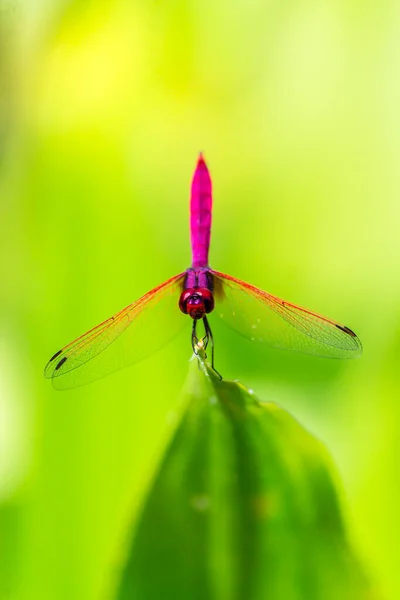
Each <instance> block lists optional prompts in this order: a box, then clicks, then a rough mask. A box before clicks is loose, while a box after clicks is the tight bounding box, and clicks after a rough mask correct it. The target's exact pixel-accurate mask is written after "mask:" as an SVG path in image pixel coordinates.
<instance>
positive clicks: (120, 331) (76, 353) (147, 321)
mask: <svg viewBox="0 0 400 600" xmlns="http://www.w3.org/2000/svg"><path fill="white" fill-rule="evenodd" d="M184 277H185V273H181V274H179V275H176V276H175V277H172V278H171V279H168V281H165V282H164V283H162V284H161V285H159V286H158V287H156V288H154V289H153V290H151V291H150V292H148V293H147V294H145V295H144V296H142V297H141V298H140V299H139V300H137V301H136V302H134V303H133V304H130V305H129V306H127V307H126V308H124V309H122V310H121V311H120V312H118V313H117V314H116V315H114V316H113V317H110V318H109V319H107V320H106V321H104V322H103V323H101V324H100V325H97V327H94V328H93V329H91V330H90V331H88V332H87V333H85V334H84V335H82V336H80V337H79V338H77V339H76V340H74V341H73V342H71V343H70V344H68V346H65V347H64V348H62V349H61V350H59V351H58V352H56V354H54V356H52V358H51V359H50V360H49V362H48V363H47V365H46V367H45V370H44V375H45V377H46V378H48V379H52V380H53V385H54V387H55V388H57V389H69V388H73V387H77V386H80V385H84V384H86V383H90V382H91V381H95V380H96V379H100V378H101V377H104V376H105V375H108V374H110V373H112V372H114V371H117V370H119V369H121V368H123V367H125V366H128V365H131V364H133V363H134V362H136V361H138V360H140V359H142V358H145V357H146V356H149V355H150V354H152V353H153V352H155V351H156V350H159V349H160V348H162V347H163V346H164V345H165V344H167V343H168V342H169V341H170V340H171V339H172V338H173V337H174V336H175V335H177V334H178V333H179V332H180V331H181V330H182V329H183V327H185V325H188V321H189V320H188V318H187V316H185V315H184V314H183V313H181V311H180V310H179V308H178V300H179V294H180V292H181V290H182V287H183V281H184Z"/></svg>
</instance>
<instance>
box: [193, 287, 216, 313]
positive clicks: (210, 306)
mask: <svg viewBox="0 0 400 600" xmlns="http://www.w3.org/2000/svg"><path fill="white" fill-rule="evenodd" d="M196 293H197V294H199V295H200V296H201V297H202V298H203V301H204V308H205V311H206V313H207V314H208V313H210V312H212V311H213V310H214V296H213V294H212V292H210V290H209V289H207V288H199V289H198V290H196Z"/></svg>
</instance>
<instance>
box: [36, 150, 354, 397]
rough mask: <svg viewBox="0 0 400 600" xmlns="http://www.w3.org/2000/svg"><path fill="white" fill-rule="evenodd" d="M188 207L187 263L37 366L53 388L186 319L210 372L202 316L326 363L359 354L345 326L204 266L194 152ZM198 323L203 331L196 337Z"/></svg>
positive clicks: (126, 358)
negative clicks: (189, 252) (189, 262)
mask: <svg viewBox="0 0 400 600" xmlns="http://www.w3.org/2000/svg"><path fill="white" fill-rule="evenodd" d="M190 210H191V217H190V228H191V245H192V266H191V267H189V268H188V269H186V271H184V272H183V273H179V275H175V276H174V277H171V279H168V280H167V281H165V282H164V283H162V284H161V285H159V286H157V287H156V288H154V289H153V290H151V291H150V292H147V294H145V295H144V296H142V297H141V298H140V299H139V300H137V301H136V302H134V303H133V304H130V305H129V306H127V307H126V308H124V309H123V310H121V311H120V312H118V313H117V314H116V315H114V316H113V317H111V318H109V319H107V320H106V321H104V322H103V323H101V324H100V325H97V327H94V328H93V329H91V330H90V331H88V332H87V333H85V334H83V335H82V336H81V337H79V338H77V339H76V340H75V341H73V342H71V343H70V344H68V345H67V346H65V347H64V348H62V349H61V350H59V351H58V352H56V354H54V356H52V357H51V359H50V360H49V362H48V363H47V365H46V367H45V377H47V378H49V379H52V380H53V385H54V387H56V388H57V389H67V388H71V387H76V386H79V385H83V384H85V383H89V382H91V381H94V380H95V379H99V378H101V377H103V376H105V375H107V374H109V373H111V372H113V371H116V370H118V369H120V368H122V367H125V366H127V365H130V364H132V363H134V362H136V361H138V360H140V359H142V358H144V357H145V356H148V355H149V354H151V353H152V352H154V351H155V350H157V349H159V348H161V347H162V346H164V345H165V344H166V343H167V342H168V341H170V340H171V339H172V338H173V337H174V336H175V335H176V334H177V333H178V332H179V331H180V330H181V329H183V327H184V326H185V325H186V324H187V323H188V319H187V315H189V317H191V319H192V338H191V339H192V348H193V350H194V352H195V353H196V354H198V352H199V350H200V349H202V350H205V349H206V348H207V346H208V344H210V346H211V358H212V360H211V362H212V366H213V368H214V342H213V336H212V332H211V328H210V324H209V321H208V316H207V315H209V314H210V313H214V314H215V315H216V316H217V317H219V318H220V319H221V320H222V321H223V322H224V323H226V324H227V325H228V326H230V327H231V328H233V329H234V330H236V331H237V332H238V333H240V334H241V335H243V336H244V337H246V338H249V339H250V340H252V341H254V342H264V343H266V344H268V345H270V346H274V347H277V348H283V349H290V350H294V351H298V352H305V353H307V354H315V355H318V356H326V357H331V358H353V357H356V356H358V355H360V354H361V352H362V346H361V342H360V340H359V339H358V337H357V336H356V334H355V333H354V332H353V331H352V330H351V329H349V328H348V327H346V326H345V325H341V324H340V323H337V322H336V321H332V320H331V319H328V318H326V317H323V316H321V315H318V314H317V313H314V312H312V311H310V310H307V309H305V308H301V307H300V306H296V305H295V304H292V303H290V302H286V301H285V300H281V299H280V298H277V297H276V296H272V295H271V294H268V293H267V292H263V291H262V290H260V289H258V288H256V287H254V286H253V285H250V284H249V283H245V282H243V281H240V280H239V279H236V278H235V277H232V276H231V275H226V274H224V273H220V272H219V271H214V269H211V268H210V267H209V266H208V250H209V245H210V233H211V213H212V187H211V178H210V174H209V171H208V168H207V165H206V163H205V161H204V158H203V156H202V154H200V156H199V159H198V162H197V166H196V170H195V172H194V176H193V181H192V188H191V203H190ZM178 306H179V309H180V310H178ZM199 321H202V322H203V326H204V335H203V336H202V337H200V338H199V337H198V335H197V326H198V323H199Z"/></svg>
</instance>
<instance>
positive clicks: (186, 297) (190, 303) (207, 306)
mask: <svg viewBox="0 0 400 600" xmlns="http://www.w3.org/2000/svg"><path fill="white" fill-rule="evenodd" d="M179 308H180V309H181V311H182V312H183V313H184V314H185V315H190V316H191V317H192V319H202V318H203V317H204V315H205V314H208V313H210V312H211V311H212V310H213V309H214V296H213V295H212V292H211V291H210V290H208V289H207V288H188V289H187V290H184V291H183V292H182V294H181V296H180V298H179Z"/></svg>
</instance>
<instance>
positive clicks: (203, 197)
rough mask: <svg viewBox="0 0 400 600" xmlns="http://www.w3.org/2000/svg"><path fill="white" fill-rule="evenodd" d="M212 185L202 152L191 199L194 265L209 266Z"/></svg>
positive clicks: (194, 266)
mask: <svg viewBox="0 0 400 600" xmlns="http://www.w3.org/2000/svg"><path fill="white" fill-rule="evenodd" d="M211 211H212V187H211V178H210V173H209V172H208V168H207V165H206V163H205V161H204V158H203V155H202V154H200V156H199V160H198V161H197V166H196V170H195V172H194V175H193V181H192V189H191V199H190V234H191V242H192V267H193V268H197V267H207V266H208V249H209V247H210V235H211Z"/></svg>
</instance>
